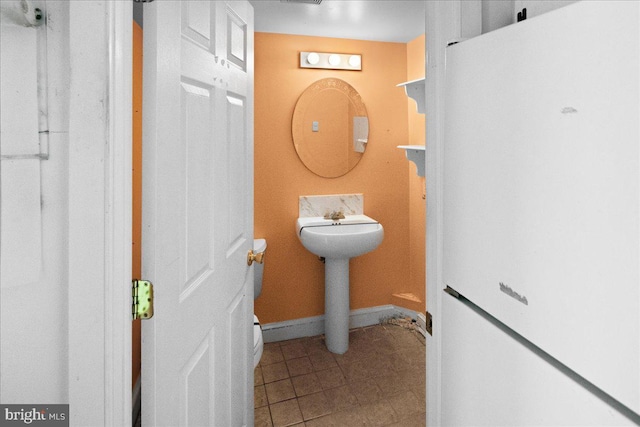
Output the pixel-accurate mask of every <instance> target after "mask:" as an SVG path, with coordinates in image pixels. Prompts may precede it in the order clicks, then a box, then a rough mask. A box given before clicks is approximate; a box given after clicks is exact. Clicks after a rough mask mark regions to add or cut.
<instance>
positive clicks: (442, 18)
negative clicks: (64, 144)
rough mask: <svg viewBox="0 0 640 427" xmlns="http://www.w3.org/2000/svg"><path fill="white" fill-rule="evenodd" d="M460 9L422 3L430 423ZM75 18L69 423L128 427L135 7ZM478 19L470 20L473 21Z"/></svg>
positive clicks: (98, 5) (75, 12)
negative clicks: (451, 54) (447, 135)
mask: <svg viewBox="0 0 640 427" xmlns="http://www.w3.org/2000/svg"><path fill="white" fill-rule="evenodd" d="M463 3H465V2H462V1H461V0H453V1H451V0H446V1H436V2H426V11H427V14H426V15H427V17H426V33H428V37H427V52H428V57H427V72H429V73H430V75H432V76H433V78H432V79H428V80H427V82H428V84H427V85H426V88H425V90H426V95H427V98H426V99H427V111H428V113H427V117H431V119H430V120H429V119H428V126H427V139H428V140H429V141H430V143H429V144H427V171H428V174H429V175H428V178H427V213H428V214H427V237H426V239H427V253H428V254H429V257H428V258H427V261H426V262H427V279H428V280H427V294H428V295H430V296H431V297H430V298H428V299H427V304H428V307H427V308H428V310H429V311H430V312H431V313H432V314H433V321H434V335H433V337H429V338H428V340H427V358H428V359H429V360H430V362H429V363H427V366H428V368H427V369H428V370H427V377H428V378H431V381H427V414H428V415H427V417H428V418H427V424H428V425H439V424H440V422H439V421H440V409H441V402H440V395H441V393H440V391H441V387H442V385H441V383H440V376H439V373H440V363H441V348H440V332H441V313H440V299H441V297H442V292H440V289H441V266H442V234H441V233H442V212H441V203H440V202H441V200H442V187H441V186H442V166H443V162H442V153H441V150H442V146H443V145H442V144H443V135H442V129H443V125H444V75H445V74H444V73H445V69H444V65H445V62H444V59H445V58H444V51H445V48H446V42H447V41H448V40H451V39H452V38H454V37H460V36H461V35H464V34H465V31H464V28H468V27H469V25H468V24H467V22H466V20H465V19H463V18H464V15H465V13H464V11H462V9H463V8H464V5H463ZM471 3H473V4H471V5H467V6H471V7H474V5H475V6H477V5H478V4H479V3H480V0H475V1H473V2H471ZM69 12H70V15H69V27H70V30H69V52H70V53H72V54H71V55H70V63H71V70H72V73H71V76H70V97H69V109H70V111H69V144H70V150H69V225H68V227H69V260H70V261H69V266H68V268H69V343H68V348H69V372H68V378H69V385H68V386H69V405H70V407H69V410H70V419H71V420H73V423H74V424H77V425H130V423H131V406H132V405H131V314H130V298H131V293H130V292H131V291H130V281H131V208H132V202H131V182H132V181H131V180H132V176H131V66H132V65H131V64H132V62H131V61H132V59H131V58H132V41H131V40H132V27H131V25H132V21H133V17H132V5H131V3H130V2H128V1H122V2H120V1H117V2H116V1H113V2H112V1H108V2H69ZM467 12H468V11H467ZM474 14H476V13H473V14H472V15H474ZM477 16H478V15H477V14H476V17H475V18H474V19H472V21H476V23H477ZM480 20H481V15H480ZM463 21H464V22H463ZM471 27H476V25H475V23H472V25H471ZM86 34H92V35H94V36H92V37H87V36H86ZM475 35H477V34H475ZM95 249H97V250H95ZM79 260H81V262H80V261H79Z"/></svg>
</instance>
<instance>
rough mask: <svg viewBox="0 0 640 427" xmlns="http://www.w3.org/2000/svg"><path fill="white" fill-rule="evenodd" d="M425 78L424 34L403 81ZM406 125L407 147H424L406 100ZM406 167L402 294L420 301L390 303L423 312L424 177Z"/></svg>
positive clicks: (412, 48) (419, 119) (413, 44)
mask: <svg viewBox="0 0 640 427" xmlns="http://www.w3.org/2000/svg"><path fill="white" fill-rule="evenodd" d="M424 76H425V36H424V34H423V35H422V36H420V37H417V38H416V39H414V40H412V41H410V42H409V43H407V81H411V80H415V79H419V78H422V77H424ZM407 101H408V106H409V108H408V123H409V144H411V145H425V141H426V129H425V115H424V114H420V113H418V111H417V110H416V102H415V101H414V100H413V99H408V100H407ZM407 163H408V164H409V168H408V169H409V171H408V173H409V224H410V230H411V231H410V237H409V246H410V248H411V252H410V254H409V262H410V265H409V273H410V277H409V283H408V287H407V288H406V289H405V290H403V291H402V292H403V293H409V294H412V295H414V296H415V297H416V298H418V299H420V302H412V301H407V300H402V299H398V298H394V300H393V303H394V304H396V305H400V306H402V307H406V308H409V309H411V310H415V311H417V312H424V311H425V310H426V299H425V292H426V291H425V281H426V278H425V275H426V258H425V243H426V242H425V235H426V234H425V232H426V229H425V228H426V200H425V196H426V183H425V178H424V177H420V176H418V175H417V173H416V165H415V164H413V163H412V162H407Z"/></svg>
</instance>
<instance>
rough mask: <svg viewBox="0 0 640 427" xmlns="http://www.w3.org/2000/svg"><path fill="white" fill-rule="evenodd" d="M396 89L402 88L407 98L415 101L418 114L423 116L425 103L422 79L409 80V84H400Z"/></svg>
mask: <svg viewBox="0 0 640 427" xmlns="http://www.w3.org/2000/svg"><path fill="white" fill-rule="evenodd" d="M396 86H397V87H404V91H405V93H406V94H407V96H408V97H409V98H411V99H413V100H414V101H416V104H417V107H418V113H420V114H424V113H425V111H426V102H425V92H424V91H425V86H424V77H423V78H421V79H416V80H411V81H410V82H404V83H400V84H399V85H396Z"/></svg>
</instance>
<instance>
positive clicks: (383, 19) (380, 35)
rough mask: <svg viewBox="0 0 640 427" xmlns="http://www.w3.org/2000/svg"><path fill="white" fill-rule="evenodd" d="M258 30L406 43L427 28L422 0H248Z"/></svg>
mask: <svg viewBox="0 0 640 427" xmlns="http://www.w3.org/2000/svg"><path fill="white" fill-rule="evenodd" d="M249 1H250V3H251V4H252V5H253V8H254V11H255V31H256V32H265V33H282V34H296V35H306V36H322V37H336V38H346V39H355V40H374V41H384V42H398V43H407V42H409V41H411V40H413V39H415V38H416V37H418V36H419V35H421V34H423V33H424V32H425V30H424V25H425V14H424V13H425V12H424V10H425V7H424V3H425V2H424V1H423V0H408V1H407V0H391V1H384V0H322V3H321V4H319V5H316V4H307V3H293V2H281V1H280V0H249Z"/></svg>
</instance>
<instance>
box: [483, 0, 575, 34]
mask: <svg viewBox="0 0 640 427" xmlns="http://www.w3.org/2000/svg"><path fill="white" fill-rule="evenodd" d="M576 1H577V0H482V33H483V34H484V33H488V32H489V31H493V30H497V29H498V28H502V27H505V26H507V25H511V24H513V23H515V22H517V18H516V17H517V15H518V12H520V11H522V9H525V8H526V9H527V19H530V18H533V17H535V16H538V15H541V14H543V13H547V12H550V11H552V10H554V9H558V8H560V7H564V6H567V5H569V4H571V3H575V2H576Z"/></svg>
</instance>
